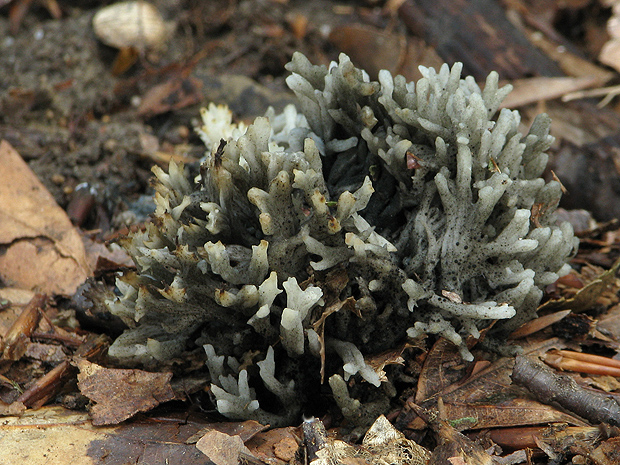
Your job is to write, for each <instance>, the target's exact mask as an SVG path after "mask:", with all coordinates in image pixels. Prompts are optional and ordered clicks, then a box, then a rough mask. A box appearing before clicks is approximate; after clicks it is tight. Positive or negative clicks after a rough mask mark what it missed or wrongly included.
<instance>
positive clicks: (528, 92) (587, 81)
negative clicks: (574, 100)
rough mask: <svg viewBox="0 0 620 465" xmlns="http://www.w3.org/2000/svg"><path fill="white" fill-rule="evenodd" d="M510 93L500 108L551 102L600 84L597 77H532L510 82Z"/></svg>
mask: <svg viewBox="0 0 620 465" xmlns="http://www.w3.org/2000/svg"><path fill="white" fill-rule="evenodd" d="M510 84H512V86H513V90H512V92H510V94H508V96H507V97H506V98H505V99H504V101H503V102H502V104H501V108H518V107H522V106H525V105H528V104H530V103H535V102H540V101H543V100H553V99H556V98H560V97H563V96H564V95H566V94H569V93H571V92H576V91H578V90H583V89H589V88H591V87H596V86H598V85H599V84H600V79H599V78H598V77H597V76H582V77H534V78H527V79H517V80H515V81H511V82H510Z"/></svg>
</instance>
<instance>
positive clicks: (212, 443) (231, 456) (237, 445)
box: [196, 430, 250, 465]
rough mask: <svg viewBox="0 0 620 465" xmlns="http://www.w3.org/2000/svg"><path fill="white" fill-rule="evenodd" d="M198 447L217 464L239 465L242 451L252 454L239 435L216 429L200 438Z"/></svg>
mask: <svg viewBox="0 0 620 465" xmlns="http://www.w3.org/2000/svg"><path fill="white" fill-rule="evenodd" d="M196 447H197V448H198V449H199V450H200V451H201V452H202V453H204V454H205V455H206V456H207V457H209V459H210V460H211V461H212V462H213V463H214V464H215V465H237V464H238V463H239V455H240V454H241V453H242V452H244V453H246V454H250V450H249V449H248V448H247V447H245V445H244V444H243V441H242V440H241V438H240V437H239V436H230V435H228V434H226V433H221V432H219V431H215V430H212V431H209V432H208V433H207V434H205V435H204V436H203V437H202V438H200V440H199V441H198V442H197V443H196Z"/></svg>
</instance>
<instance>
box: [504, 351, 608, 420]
mask: <svg viewBox="0 0 620 465" xmlns="http://www.w3.org/2000/svg"><path fill="white" fill-rule="evenodd" d="M512 380H513V382H514V383H516V384H518V385H520V386H523V387H525V388H526V389H528V390H529V391H530V392H531V393H532V394H533V395H534V396H535V397H536V398H537V399H538V400H540V401H541V402H543V403H545V404H549V403H551V402H557V403H558V404H560V405H561V406H562V407H564V408H565V409H567V410H569V411H571V412H573V413H575V414H577V415H579V416H581V417H582V418H585V419H587V420H589V421H591V422H593V423H601V422H603V423H608V424H611V425H620V404H619V403H618V402H617V401H616V400H615V399H614V398H612V397H611V396H608V395H605V394H604V393H602V392H601V393H598V392H595V391H590V390H586V389H584V388H582V387H581V386H579V385H578V384H577V383H576V382H575V380H574V379H573V378H571V377H570V376H567V375H563V374H560V373H557V372H555V371H553V370H552V369H551V368H549V367H547V366H546V365H545V364H543V363H542V362H540V361H538V360H535V359H533V358H531V357H527V356H523V355H520V356H518V357H517V358H516V361H515V367H514V370H513V373H512Z"/></svg>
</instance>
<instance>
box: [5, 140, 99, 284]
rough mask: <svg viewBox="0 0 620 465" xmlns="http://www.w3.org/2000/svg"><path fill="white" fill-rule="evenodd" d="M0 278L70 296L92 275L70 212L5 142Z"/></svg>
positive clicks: (7, 282)
mask: <svg viewBox="0 0 620 465" xmlns="http://www.w3.org/2000/svg"><path fill="white" fill-rule="evenodd" d="M0 177H1V178H2V183H0V249H1V250H2V253H1V254H0V278H1V279H2V281H4V282H5V283H6V284H10V285H11V286H14V287H20V288H24V289H32V290H37V291H38V292H44V293H49V294H64V295H69V294H73V292H75V289H76V288H77V287H78V286H79V285H80V284H81V283H82V282H83V281H84V280H85V279H86V278H87V277H88V276H89V274H90V270H89V268H88V265H87V264H86V259H85V254H84V246H83V245H82V240H81V238H80V235H79V234H78V232H77V231H76V229H75V228H74V227H73V225H72V224H71V221H70V220H69V218H68V217H67V215H66V213H65V212H64V211H63V210H62V209H61V208H60V207H59V206H58V205H57V204H56V202H55V201H54V198H53V197H52V195H51V194H50V193H49V192H48V191H47V190H46V189H45V187H44V186H43V184H41V182H40V181H39V180H38V179H37V177H36V176H35V175H34V173H33V172H32V171H31V170H30V168H28V165H26V163H25V162H24V160H22V158H21V157H20V156H19V154H18V153H17V152H16V151H15V150H14V149H13V147H11V145H10V144H9V143H8V142H6V141H2V142H0Z"/></svg>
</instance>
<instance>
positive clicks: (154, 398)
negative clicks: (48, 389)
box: [77, 359, 174, 425]
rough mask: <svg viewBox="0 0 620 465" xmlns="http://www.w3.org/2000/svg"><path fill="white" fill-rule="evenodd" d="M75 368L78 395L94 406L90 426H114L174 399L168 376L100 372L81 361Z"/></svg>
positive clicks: (143, 372)
mask: <svg viewBox="0 0 620 465" xmlns="http://www.w3.org/2000/svg"><path fill="white" fill-rule="evenodd" d="M77 366H78V368H79V369H80V373H79V374H78V388H79V389H80V392H81V393H82V394H83V395H85V396H86V397H88V398H89V399H91V400H92V401H93V402H95V403H96V405H94V406H93V407H92V408H91V416H92V418H93V425H114V424H117V423H120V422H122V421H123V420H126V419H127V418H130V417H132V416H133V415H135V414H136V413H138V412H146V411H148V410H151V409H152V408H154V407H156V406H157V405H159V404H160V403H162V402H166V401H169V400H172V399H174V392H173V390H172V387H171V386H170V379H171V378H172V373H149V372H147V371H142V370H123V369H114V368H104V367H102V366H100V365H97V364H95V363H90V362H88V361H87V360H84V359H79V360H78V361H77Z"/></svg>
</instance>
